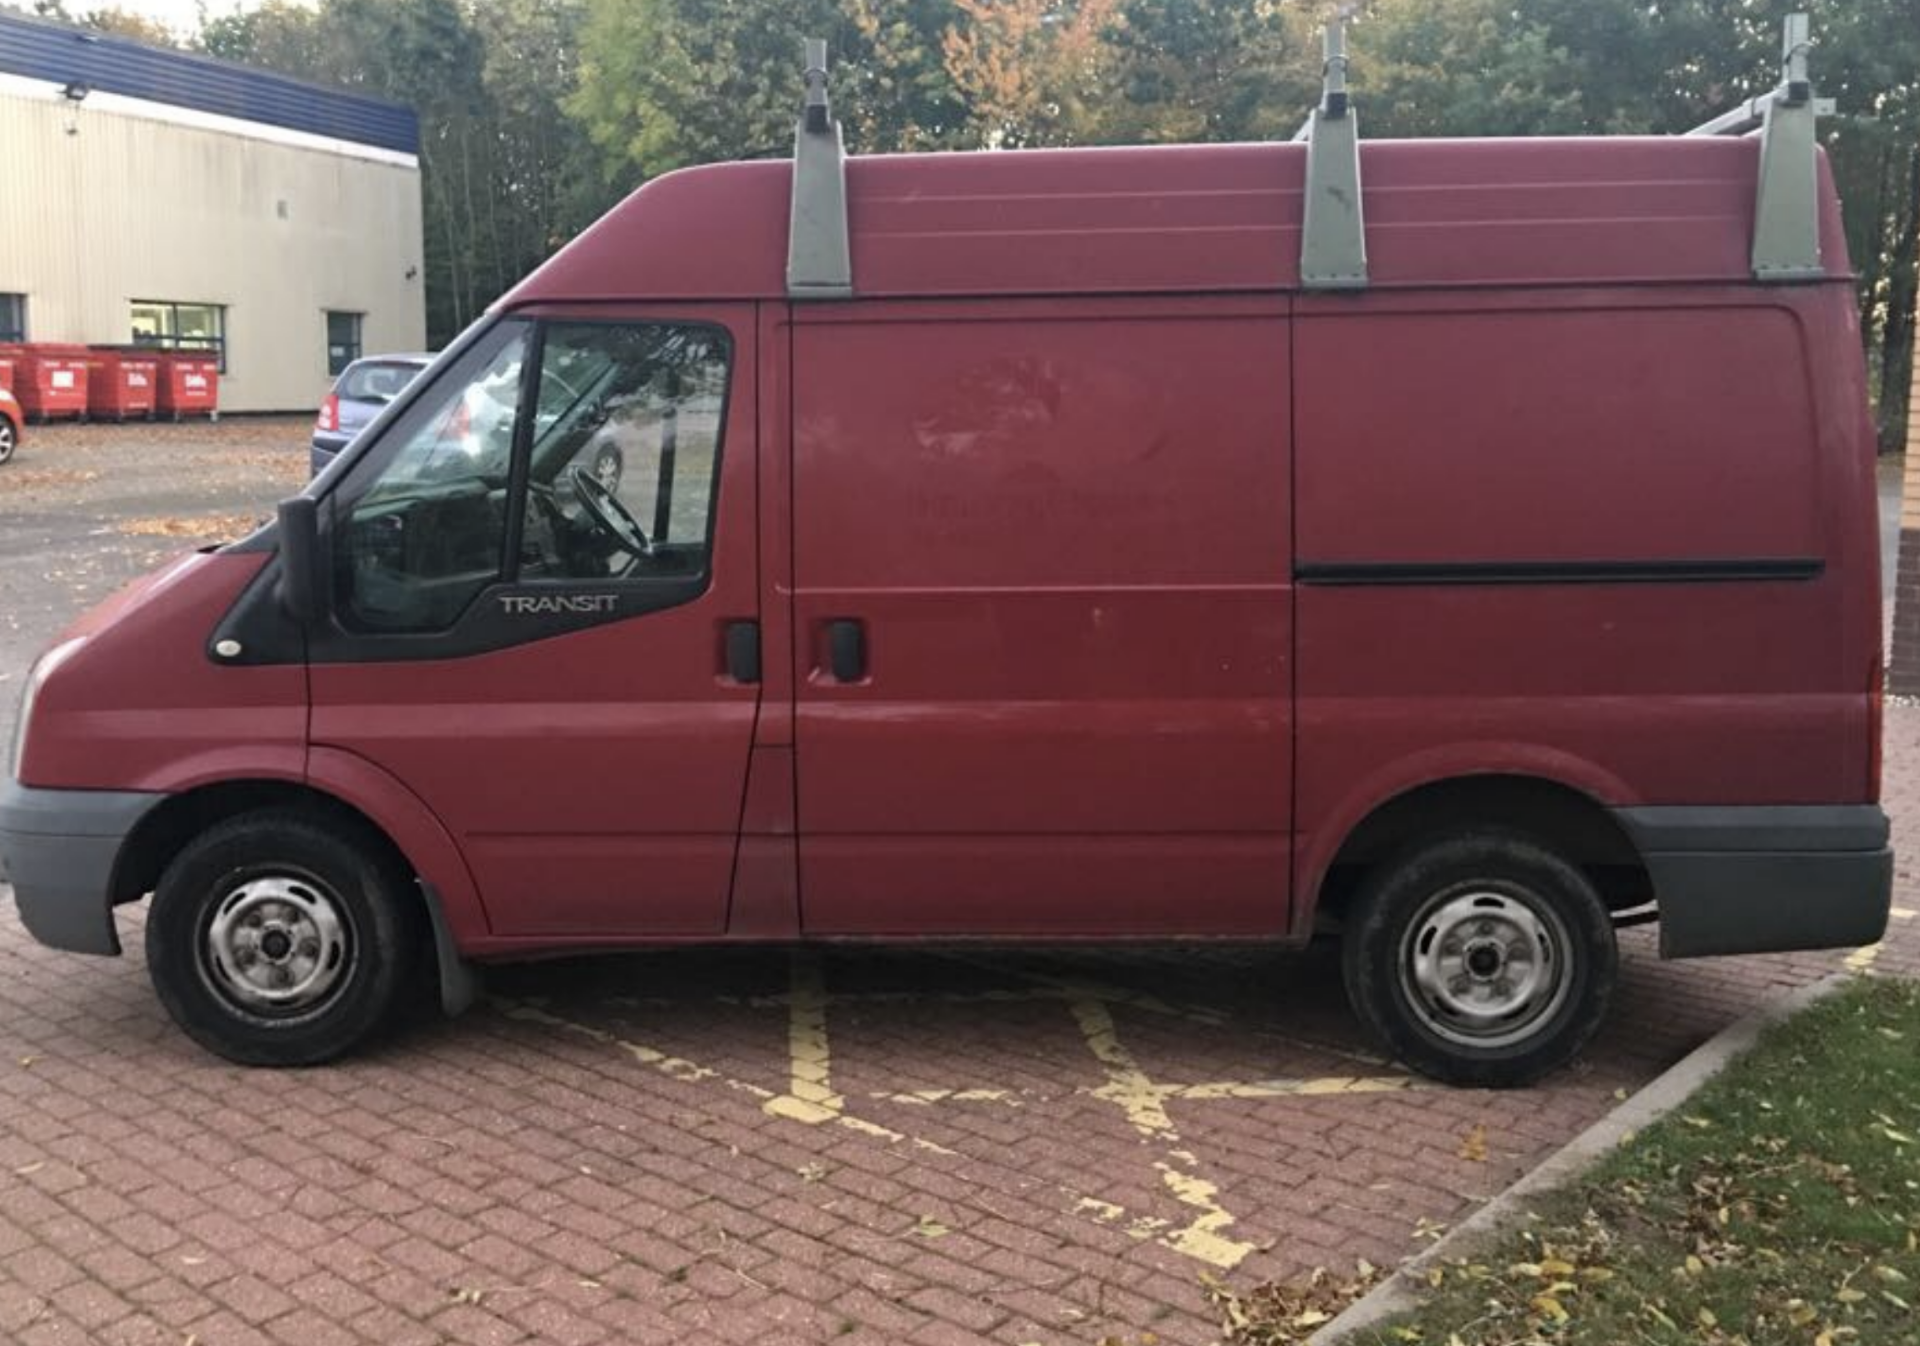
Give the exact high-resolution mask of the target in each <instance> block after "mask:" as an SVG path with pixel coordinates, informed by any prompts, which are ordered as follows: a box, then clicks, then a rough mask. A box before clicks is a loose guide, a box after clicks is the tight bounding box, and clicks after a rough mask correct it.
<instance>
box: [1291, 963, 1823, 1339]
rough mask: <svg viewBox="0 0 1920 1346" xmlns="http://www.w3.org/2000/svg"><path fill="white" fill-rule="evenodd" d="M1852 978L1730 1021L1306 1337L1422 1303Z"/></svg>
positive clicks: (1339, 1334) (1336, 1333) (1329, 1335)
mask: <svg viewBox="0 0 1920 1346" xmlns="http://www.w3.org/2000/svg"><path fill="white" fill-rule="evenodd" d="M1852 980H1853V974H1851V973H1845V972H1836V973H1834V974H1833V975H1832V976H1829V977H1826V978H1823V979H1822V980H1820V981H1817V982H1814V983H1812V984H1811V985H1809V986H1802V987H1800V988H1799V989H1797V990H1794V991H1790V992H1788V993H1787V994H1786V995H1783V996H1780V997H1779V998H1778V999H1775V1000H1771V1001H1768V1002H1767V1003H1766V1004H1764V1005H1762V1006H1760V1007H1759V1008H1758V1009H1756V1010H1753V1011H1752V1012H1751V1013H1749V1014H1746V1015H1744V1016H1743V1017H1741V1018H1740V1019H1738V1020H1736V1021H1734V1022H1733V1023H1731V1024H1729V1025H1727V1027H1726V1028H1724V1029H1722V1030H1721V1031H1720V1032H1718V1033H1716V1034H1715V1035H1714V1036H1713V1037H1711V1038H1709V1039H1708V1040H1707V1041H1705V1042H1703V1043H1701V1044H1700V1046H1698V1047H1696V1048H1694V1050H1693V1051H1691V1052H1689V1053H1688V1054H1687V1055H1686V1056H1684V1057H1683V1058H1681V1060H1680V1061H1679V1062H1677V1063H1676V1064H1675V1065H1673V1066H1672V1067H1671V1068H1669V1069H1668V1070H1667V1071H1666V1073H1664V1074H1662V1075H1661V1076H1660V1077H1659V1078H1657V1079H1655V1080H1654V1081H1653V1082H1652V1083H1651V1084H1649V1085H1647V1086H1646V1087H1645V1088H1644V1089H1641V1090H1640V1091H1639V1092H1638V1093H1636V1094H1634V1095H1633V1097H1631V1098H1629V1099H1627V1101H1626V1102H1624V1103H1622V1104H1621V1105H1620V1106H1619V1107H1617V1108H1615V1109H1614V1110H1613V1111H1612V1112H1610V1113H1608V1114H1607V1115H1606V1116H1605V1117H1602V1118H1601V1119H1600V1120H1599V1121H1597V1122H1595V1123H1594V1124H1593V1125H1592V1126H1590V1127H1588V1128H1587V1129H1586V1130H1585V1131H1582V1132H1581V1133H1580V1134H1579V1135H1577V1136H1575V1137H1574V1138H1573V1139H1572V1140H1570V1141H1568V1142H1567V1144H1566V1145H1564V1146H1562V1147H1561V1148H1560V1149H1559V1150H1558V1151H1556V1152H1555V1153H1554V1154H1553V1155H1551V1156H1550V1157H1549V1158H1548V1159H1547V1160H1546V1162H1544V1163H1542V1164H1541V1165H1540V1166H1539V1167H1538V1168H1535V1169H1533V1170H1532V1171H1531V1172H1529V1173H1527V1174H1525V1175H1524V1176H1522V1177H1521V1178H1520V1180H1519V1181H1518V1182H1516V1183H1514V1184H1513V1186H1511V1187H1509V1188H1507V1190H1506V1191H1504V1192H1502V1193H1501V1194H1500V1195H1499V1196H1496V1197H1495V1198H1493V1200H1491V1201H1489V1202H1488V1203H1487V1204H1486V1205H1484V1206H1482V1207H1481V1208H1480V1209H1479V1210H1477V1211H1475V1212H1474V1213H1473V1214H1472V1215H1471V1216H1470V1217H1468V1218H1467V1219H1466V1220H1463V1221H1461V1223H1459V1224H1458V1225H1455V1226H1454V1227H1453V1229H1451V1230H1450V1231H1448V1233H1447V1234H1446V1235H1445V1236H1444V1237H1442V1238H1440V1239H1439V1240H1437V1241H1436V1242H1435V1243H1434V1244H1433V1245H1432V1246H1431V1247H1429V1248H1427V1249H1425V1250H1424V1251H1422V1252H1420V1253H1418V1254H1416V1255H1415V1256H1413V1257H1411V1258H1409V1259H1407V1261H1405V1262H1403V1263H1401V1265H1400V1268H1399V1269H1398V1270H1397V1271H1395V1272H1394V1273H1393V1274H1392V1275H1391V1276H1388V1277H1387V1278H1386V1279H1385V1280H1383V1281H1381V1282H1380V1284H1378V1285H1376V1286H1374V1287H1373V1289H1372V1290H1370V1291H1368V1292H1367V1293H1366V1294H1365V1295H1362V1296H1361V1297H1360V1298H1359V1299H1356V1300H1355V1301H1354V1302H1353V1303H1352V1304H1349V1305H1348V1306H1347V1308H1346V1310H1345V1311H1344V1312H1342V1313H1341V1314H1339V1315H1338V1316H1337V1317H1335V1318H1334V1320H1333V1321H1332V1322H1330V1323H1328V1324H1327V1325H1326V1326H1325V1327H1322V1328H1321V1329H1320V1330H1319V1331H1318V1332H1315V1333H1314V1334H1313V1335H1312V1336H1311V1337H1309V1338H1308V1339H1307V1346H1334V1344H1335V1343H1336V1342H1340V1341H1343V1340H1346V1339H1347V1338H1349V1337H1351V1336H1352V1335H1353V1334H1354V1333H1356V1332H1359V1331H1362V1330H1363V1329H1365V1328H1369V1327H1374V1326H1377V1325H1378V1324H1379V1323H1380V1322H1381V1320H1383V1319H1385V1318H1389V1317H1391V1316H1393V1315H1394V1314H1397V1313H1403V1312H1406V1311H1407V1310H1409V1309H1413V1308H1416V1307H1418V1305H1419V1291H1420V1287H1421V1286H1423V1285H1424V1284H1425V1280H1426V1272H1427V1271H1428V1269H1429V1268H1431V1267H1433V1266H1436V1265H1439V1264H1443V1263H1445V1262H1447V1261H1450V1260H1454V1259H1458V1258H1461V1257H1463V1256H1465V1254H1466V1252H1467V1249H1468V1248H1469V1247H1470V1246H1472V1245H1476V1244H1480V1243H1483V1242H1485V1241H1486V1240H1488V1239H1490V1238H1492V1237H1494V1236H1495V1235H1496V1234H1499V1233H1502V1232H1504V1231H1506V1230H1508V1229H1510V1228H1512V1227H1513V1226H1514V1225H1516V1224H1518V1223H1519V1222H1520V1221H1521V1220H1523V1219H1525V1218H1526V1215H1527V1205H1528V1203H1529V1202H1530V1201H1532V1200H1533V1199H1534V1198H1535V1197H1538V1196H1540V1195H1542V1194H1544V1193H1545V1192H1547V1191H1550V1190H1552V1189H1554V1188H1557V1187H1561V1186H1564V1185H1565V1184H1566V1183H1568V1182H1569V1181H1571V1180H1572V1179H1574V1178H1577V1177H1578V1176H1579V1175H1580V1174H1582V1173H1584V1172H1585V1171H1586V1170H1587V1169H1589V1168H1591V1167H1592V1166H1593V1165H1594V1164H1595V1163H1597V1162H1599V1161H1600V1160H1601V1159H1602V1158H1603V1157H1605V1156H1606V1155H1607V1154H1608V1153H1610V1152H1611V1151H1612V1150H1614V1149H1616V1148H1618V1147H1619V1145H1620V1144H1621V1143H1622V1142H1623V1141H1624V1140H1626V1139H1627V1138H1628V1137H1629V1136H1632V1135H1634V1134H1637V1133H1638V1132H1640V1131H1643V1130H1645V1129H1646V1128H1647V1127H1648V1126H1650V1125H1652V1124H1653V1123H1654V1122H1656V1121H1658V1120H1659V1119H1660V1118H1661V1117H1664V1116H1665V1115H1666V1114H1667V1113H1669V1112H1672V1111H1673V1110H1674V1109H1675V1108H1678V1107H1679V1106H1680V1105H1681V1104H1683V1103H1685V1102H1686V1101H1687V1100H1688V1099H1689V1098H1691V1097H1692V1096H1693V1095H1694V1094H1695V1093H1696V1092H1697V1091H1698V1090H1699V1089H1700V1087H1701V1086H1702V1085H1704V1084H1705V1083H1706V1082H1707V1081H1708V1080H1711V1079H1712V1078H1713V1077H1714V1076H1715V1075H1718V1074H1719V1073H1720V1072H1721V1071H1722V1070H1724V1069H1726V1067H1727V1066H1728V1065H1729V1064H1730V1063H1731V1062H1733V1061H1734V1060H1735V1059H1736V1058H1738V1057H1740V1056H1743V1055H1745V1054H1746V1053H1747V1052H1748V1051H1750V1050H1751V1049H1752V1047H1753V1045H1754V1043H1755V1042H1757V1041H1758V1040H1759V1038H1760V1035H1761V1033H1763V1032H1764V1031H1766V1029H1768V1028H1769V1027H1771V1026H1772V1025H1774V1024H1776V1023H1779V1022H1780V1021H1781V1020H1782V1019H1786V1018H1789V1017H1790V1016H1792V1015H1794V1014H1797V1013H1799V1012H1800V1011H1801V1010H1803V1009H1806V1008H1807V1007H1808V1006H1810V1005H1813V1004H1815V1003H1817V1002H1818V1001H1820V1000H1823V999H1825V998H1826V997H1827V996H1829V995H1832V994H1833V993H1834V992H1835V991H1837V990H1839V989H1840V988H1841V987H1842V986H1845V985H1846V984H1847V983H1848V982H1850V981H1852Z"/></svg>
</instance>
